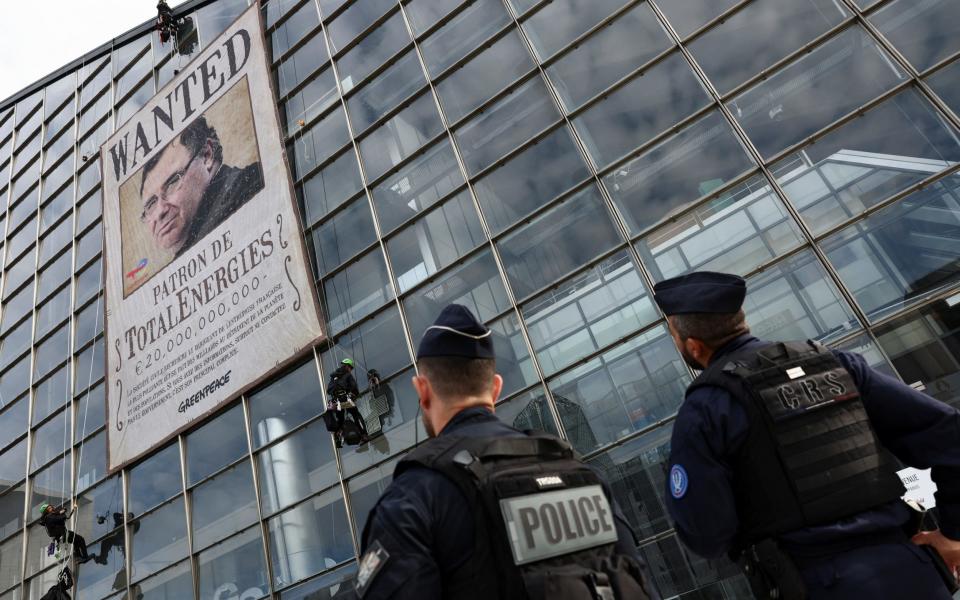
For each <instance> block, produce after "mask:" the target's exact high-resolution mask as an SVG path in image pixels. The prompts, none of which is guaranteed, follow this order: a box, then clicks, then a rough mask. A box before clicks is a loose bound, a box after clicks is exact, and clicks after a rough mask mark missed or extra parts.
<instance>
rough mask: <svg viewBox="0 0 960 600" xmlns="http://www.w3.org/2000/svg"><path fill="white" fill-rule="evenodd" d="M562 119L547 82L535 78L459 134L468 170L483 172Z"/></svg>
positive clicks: (476, 116) (480, 115)
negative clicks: (492, 133) (493, 133)
mask: <svg viewBox="0 0 960 600" xmlns="http://www.w3.org/2000/svg"><path fill="white" fill-rule="evenodd" d="M559 118H560V113H559V112H558V111H557V108H556V105H555V104H554V103H553V100H552V99H551V98H550V95H549V93H548V92H547V88H546V85H545V84H544V83H543V79H542V78H541V77H540V76H536V77H534V78H533V79H531V80H530V81H528V82H526V83H524V84H523V85H521V86H520V87H518V88H517V89H515V90H513V91H511V92H510V93H509V94H507V95H506V96H504V97H503V98H501V99H500V100H498V101H496V102H494V103H493V104H492V105H490V106H489V107H487V108H486V109H485V110H484V111H483V112H482V113H480V114H477V115H475V116H474V117H473V118H471V119H470V120H469V121H468V122H467V123H466V124H465V125H463V126H462V127H460V128H459V129H458V130H457V131H456V132H455V135H456V137H457V141H458V142H459V145H460V152H461V153H462V154H463V161H464V164H465V165H466V167H467V171H469V172H470V173H471V174H476V173H478V172H480V171H482V170H483V169H485V168H486V167H488V166H490V165H491V164H493V163H494V162H495V161H496V160H497V159H499V158H502V157H503V156H504V155H505V154H506V153H507V152H509V151H511V150H513V149H514V148H516V147H517V146H519V145H520V144H521V143H522V142H524V141H525V140H528V139H530V138H531V137H533V136H534V134H536V133H537V132H539V131H542V130H544V129H545V128H546V127H547V126H548V125H550V124H551V123H553V122H554V121H556V120H557V119H559ZM491 132H496V135H491Z"/></svg>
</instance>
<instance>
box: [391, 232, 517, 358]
mask: <svg viewBox="0 0 960 600" xmlns="http://www.w3.org/2000/svg"><path fill="white" fill-rule="evenodd" d="M451 303H457V304H463V305H464V306H466V307H467V308H469V309H470V310H471V311H472V312H473V314H474V315H476V317H477V318H478V319H480V320H481V321H486V320H488V319H491V318H493V317H495V316H496V315H498V314H500V313H501V312H503V311H504V310H506V309H507V308H509V307H510V301H509V298H508V297H507V291H506V288H505V287H504V285H503V279H502V278H501V277H500V273H499V271H497V265H496V263H495V262H494V260H493V255H492V254H491V253H490V251H489V250H484V251H483V252H482V253H480V254H479V255H477V256H474V257H473V258H471V259H469V260H468V261H467V262H466V263H464V264H463V265H460V266H458V267H457V268H456V269H454V270H453V271H449V272H447V273H445V274H444V275H443V276H442V277H440V278H439V279H436V280H434V281H431V282H430V284H429V285H427V286H426V287H423V288H420V289H419V290H417V291H416V292H414V293H413V294H411V295H410V296H408V297H407V298H405V299H404V300H403V305H404V308H405V309H406V313H407V323H409V325H410V334H411V339H413V340H416V341H417V343H419V341H420V338H421V337H423V333H424V332H425V331H426V330H427V327H429V326H430V325H431V324H432V323H433V321H434V320H435V319H436V318H437V317H438V316H439V315H440V312H441V311H442V310H443V308H444V307H445V306H447V305H448V304H451Z"/></svg>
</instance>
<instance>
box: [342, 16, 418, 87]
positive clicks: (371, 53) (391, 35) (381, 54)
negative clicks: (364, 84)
mask: <svg viewBox="0 0 960 600" xmlns="http://www.w3.org/2000/svg"><path fill="white" fill-rule="evenodd" d="M409 42H410V35H409V34H408V33H407V28H406V25H404V22H403V15H401V14H400V12H399V11H398V12H396V13H394V15H393V16H392V17H390V18H389V19H387V20H386V21H385V22H384V23H383V24H381V25H380V26H379V27H377V28H376V29H374V30H373V31H372V32H370V33H368V34H367V35H366V36H365V37H364V38H363V39H362V40H361V41H360V43H359V44H357V45H356V46H354V47H353V48H351V49H350V50H348V51H347V53H346V54H344V55H343V56H341V57H340V58H339V59H338V60H337V66H338V67H339V71H338V72H339V74H340V87H341V88H342V90H343V93H347V92H349V91H350V90H352V89H353V88H354V86H356V85H357V84H358V83H360V82H361V81H362V80H363V79H364V78H365V77H367V75H369V74H370V73H372V72H373V70H374V69H376V68H377V67H379V66H380V65H381V64H383V63H384V62H385V61H386V60H387V59H388V58H390V57H391V56H393V55H394V54H396V53H397V52H399V51H400V49H401V48H403V47H404V46H406V45H407V44H408V43H409Z"/></svg>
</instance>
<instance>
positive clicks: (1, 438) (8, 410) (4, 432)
mask: <svg viewBox="0 0 960 600" xmlns="http://www.w3.org/2000/svg"><path fill="white" fill-rule="evenodd" d="M29 412H30V400H29V398H27V397H26V396H24V397H23V398H20V399H19V400H14V401H13V402H8V403H7V405H6V406H5V407H4V410H3V412H0V448H4V447H6V445H7V444H9V443H10V442H12V441H13V440H15V439H16V438H18V437H19V436H21V435H23V434H25V433H26V432H27V418H28V415H29ZM5 475H6V474H5ZM4 479H5V478H4ZM5 481H10V479H5Z"/></svg>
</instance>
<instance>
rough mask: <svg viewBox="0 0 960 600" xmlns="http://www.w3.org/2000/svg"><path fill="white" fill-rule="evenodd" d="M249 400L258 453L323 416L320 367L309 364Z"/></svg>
mask: <svg viewBox="0 0 960 600" xmlns="http://www.w3.org/2000/svg"><path fill="white" fill-rule="evenodd" d="M249 399H250V423H251V425H252V426H253V447H254V449H256V448H260V447H261V446H264V445H266V444H269V443H270V442H272V441H274V440H276V439H278V438H279V437H280V436H282V435H283V434H284V433H286V432H287V431H289V430H290V429H291V428H293V427H296V426H297V425H299V424H300V423H303V422H304V421H306V420H307V419H309V418H311V417H313V416H316V415H318V414H320V413H321V412H323V399H322V396H321V391H320V379H319V376H318V374H317V365H316V363H315V362H314V361H313V360H312V359H311V360H307V361H306V362H305V363H303V364H302V365H300V366H299V367H297V368H295V369H293V370H291V371H289V372H288V373H286V374H285V375H282V376H280V377H278V378H276V379H275V380H274V381H273V382H271V383H270V384H269V385H267V386H266V387H263V388H261V389H259V390H257V391H255V392H252V393H251V394H250V395H249ZM275 421H278V422H275Z"/></svg>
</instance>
